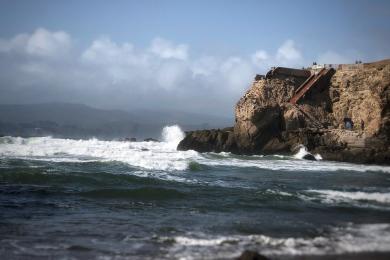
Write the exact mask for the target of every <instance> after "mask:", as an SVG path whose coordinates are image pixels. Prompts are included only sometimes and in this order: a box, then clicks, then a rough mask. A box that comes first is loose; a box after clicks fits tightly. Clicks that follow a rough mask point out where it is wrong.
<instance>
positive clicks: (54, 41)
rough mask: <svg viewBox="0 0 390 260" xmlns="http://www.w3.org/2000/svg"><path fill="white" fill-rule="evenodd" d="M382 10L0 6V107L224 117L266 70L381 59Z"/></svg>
mask: <svg viewBox="0 0 390 260" xmlns="http://www.w3.org/2000/svg"><path fill="white" fill-rule="evenodd" d="M389 42H390V1H375V0H371V1H368V0H367V1H359V0H356V1H342V0H339V1H332V0H328V1H299V0H297V1H287V0H286V1H281V0H276V1H275V0H274V1H260V0H257V1H251V0H240V1H238V0H236V1H231V0H225V1H222V0H214V1H202V0H198V1H195V0H194V1H185V0H182V1H173V0H165V1H162V0H161V1H150V0H143V1H135V0H134V1H131V0H127V1H121V0H116V1H88V0H84V1H76V0H67V1H65V0H64V1H56V0H47V1H43V0H34V1H28V0H25V1H20V0H0V103H1V104H31V103H48V102H69V103H83V104H87V105H91V106H94V107H97V108H104V109H123V110H128V111H132V110H135V109H138V110H139V109H147V110H181V111H186V112H194V113H207V114H213V115H223V116H230V115H233V113H234V106H235V103H236V102H237V101H238V99H239V98H240V97H241V96H242V95H243V94H244V93H245V91H246V90H247V89H248V88H249V87H250V84H251V82H252V81H253V79H254V77H255V75H256V74H264V73H266V72H267V70H269V68H270V67H271V66H287V67H297V68H300V67H302V66H309V65H311V64H312V62H314V61H316V62H317V63H354V62H355V61H356V60H362V61H363V62H369V61H375V60H381V59H385V58H390V44H389Z"/></svg>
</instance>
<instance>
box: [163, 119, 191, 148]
mask: <svg viewBox="0 0 390 260" xmlns="http://www.w3.org/2000/svg"><path fill="white" fill-rule="evenodd" d="M184 136H185V135H184V132H183V131H182V130H181V129H180V127H179V126H178V125H172V126H165V127H164V128H163V130H162V139H163V141H164V142H166V143H168V144H169V147H170V148H174V149H176V147H177V145H178V144H179V143H180V141H181V140H183V138H184Z"/></svg>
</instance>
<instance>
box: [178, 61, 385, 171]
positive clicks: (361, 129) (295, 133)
mask: <svg viewBox="0 0 390 260" xmlns="http://www.w3.org/2000/svg"><path fill="white" fill-rule="evenodd" d="M329 71H330V72H332V73H328V74H327V75H326V77H325V76H324V77H323V78H321V80H319V81H318V83H317V85H313V86H312V87H311V88H310V89H309V90H308V91H307V92H305V95H304V96H303V97H302V98H300V99H299V100H298V102H297V103H296V104H294V102H290V101H291V100H292V97H293V96H294V95H296V93H297V89H298V88H299V87H300V86H301V85H302V83H304V82H305V83H304V84H306V82H308V81H309V80H310V79H309V80H307V79H308V78H309V76H310V74H313V73H318V71H313V70H312V71H310V70H296V69H287V68H276V69H273V70H271V71H270V72H268V73H267V76H266V77H263V76H261V77H259V76H257V77H256V78H255V81H254V82H253V85H252V87H251V88H250V89H249V90H248V91H247V92H246V93H245V95H244V96H243V97H242V98H241V99H240V100H239V101H238V103H237V105H236V108H235V118H236V122H235V125H234V128H233V129H231V128H230V129H222V130H202V131H194V132H189V133H187V136H186V138H185V139H184V140H183V141H182V142H181V143H180V144H179V146H178V149H180V150H187V149H194V150H197V151H200V152H207V151H216V152H220V151H229V152H234V153H239V154H272V153H291V151H292V149H293V147H294V146H296V145H298V144H303V145H305V146H306V147H307V148H308V150H309V151H310V152H313V153H314V152H315V153H320V154H321V155H322V157H323V158H324V159H329V160H338V161H350V162H362V163H386V164H390V151H389V145H390V60H384V61H381V62H375V63H368V64H358V65H348V66H347V65H341V66H338V68H337V70H333V69H330V70H329ZM306 80H307V81H306ZM304 84H303V85H304ZM345 120H349V121H350V122H351V123H352V124H353V128H352V129H345V128H346V127H345V126H346V124H345V122H346V121H345Z"/></svg>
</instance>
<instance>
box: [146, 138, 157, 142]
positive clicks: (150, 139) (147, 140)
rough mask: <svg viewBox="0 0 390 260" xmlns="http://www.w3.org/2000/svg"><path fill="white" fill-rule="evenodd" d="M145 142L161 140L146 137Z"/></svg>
mask: <svg viewBox="0 0 390 260" xmlns="http://www.w3.org/2000/svg"><path fill="white" fill-rule="evenodd" d="M144 142H159V140H157V139H154V138H146V139H144Z"/></svg>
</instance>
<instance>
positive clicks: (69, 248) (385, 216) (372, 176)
mask: <svg viewBox="0 0 390 260" xmlns="http://www.w3.org/2000/svg"><path fill="white" fill-rule="evenodd" d="M181 138H182V133H181V131H180V129H179V128H178V127H169V128H166V129H165V130H164V133H163V139H164V140H165V141H164V142H161V143H156V142H135V143H128V142H114V141H110V142H108V141H99V140H94V139H93V140H66V139H54V138H50V137H39V138H26V139H25V138H18V137H2V138H0V255H1V256H3V259H48V258H50V259H218V258H219V259H229V258H233V257H236V256H238V255H239V254H240V253H241V252H242V250H243V249H254V250H257V251H260V252H261V253H263V254H265V255H267V256H270V257H273V258H276V259H279V258H289V257H291V256H302V255H332V254H343V253H359V252H387V253H389V255H390V167H384V166H368V165H356V164H348V163H335V162H325V161H315V162H314V161H306V160H301V159H299V157H300V156H301V155H302V154H298V155H297V156H292V157H287V156H279V155H274V156H237V155H232V154H229V153H220V154H216V153H206V154H199V153H197V152H194V151H187V152H181V151H180V152H179V151H176V150H175V147H176V145H177V143H178V141H179V140H180V139H181ZM302 152H303V151H301V153H302Z"/></svg>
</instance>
